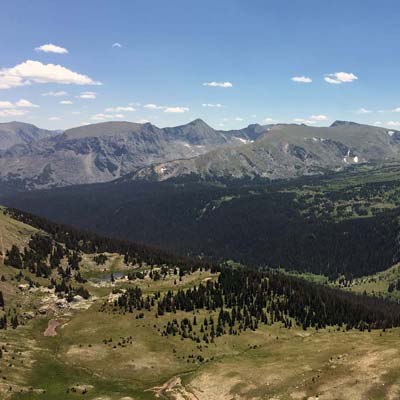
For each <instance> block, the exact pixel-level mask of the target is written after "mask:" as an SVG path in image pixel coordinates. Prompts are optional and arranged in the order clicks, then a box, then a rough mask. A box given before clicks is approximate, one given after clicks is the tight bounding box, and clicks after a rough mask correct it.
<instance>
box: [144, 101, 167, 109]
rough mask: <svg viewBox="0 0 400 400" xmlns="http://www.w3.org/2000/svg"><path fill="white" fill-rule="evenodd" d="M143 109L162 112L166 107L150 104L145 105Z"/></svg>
mask: <svg viewBox="0 0 400 400" xmlns="http://www.w3.org/2000/svg"><path fill="white" fill-rule="evenodd" d="M143 107H144V108H148V109H149V110H163V109H164V108H166V107H163V106H158V105H157V104H152V103H150V104H145V105H144V106H143Z"/></svg>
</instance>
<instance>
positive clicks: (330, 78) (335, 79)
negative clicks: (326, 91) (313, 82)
mask: <svg viewBox="0 0 400 400" xmlns="http://www.w3.org/2000/svg"><path fill="white" fill-rule="evenodd" d="M324 79H325V82H328V83H331V84H335V85H340V84H341V83H350V82H353V81H355V80H357V79H358V77H357V76H355V75H354V74H353V73H351V72H335V73H333V74H327V75H326V76H325V78H324Z"/></svg>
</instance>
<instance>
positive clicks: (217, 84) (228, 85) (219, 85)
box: [203, 81, 233, 88]
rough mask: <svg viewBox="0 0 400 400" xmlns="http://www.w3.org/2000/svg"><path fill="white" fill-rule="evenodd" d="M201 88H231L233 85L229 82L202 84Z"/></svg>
mask: <svg viewBox="0 0 400 400" xmlns="http://www.w3.org/2000/svg"><path fill="white" fill-rule="evenodd" d="M203 86H210V87H221V88H231V87H232V86H233V84H232V83H231V82H215V81H213V82H204V83H203Z"/></svg>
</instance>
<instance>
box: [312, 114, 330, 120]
mask: <svg viewBox="0 0 400 400" xmlns="http://www.w3.org/2000/svg"><path fill="white" fill-rule="evenodd" d="M310 119H311V120H313V121H326V120H327V119H328V117H327V116H326V115H311V117H310Z"/></svg>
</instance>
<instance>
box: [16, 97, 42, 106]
mask: <svg viewBox="0 0 400 400" xmlns="http://www.w3.org/2000/svg"><path fill="white" fill-rule="evenodd" d="M15 105H16V106H17V107H23V108H38V107H39V106H38V105H37V104H33V103H31V102H30V101H29V100H26V99H21V100H18V101H17V102H16V103H15Z"/></svg>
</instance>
